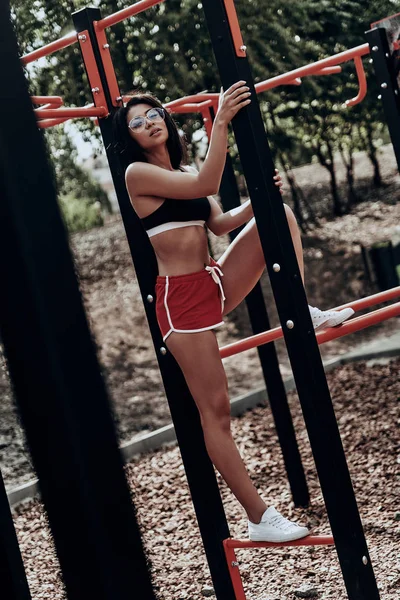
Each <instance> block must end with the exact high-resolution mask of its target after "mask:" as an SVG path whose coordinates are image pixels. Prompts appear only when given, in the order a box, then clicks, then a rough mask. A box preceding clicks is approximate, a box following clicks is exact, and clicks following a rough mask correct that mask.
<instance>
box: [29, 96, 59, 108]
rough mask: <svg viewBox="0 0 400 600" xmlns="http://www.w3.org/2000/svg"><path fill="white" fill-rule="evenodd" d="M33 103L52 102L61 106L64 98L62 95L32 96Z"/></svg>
mask: <svg viewBox="0 0 400 600" xmlns="http://www.w3.org/2000/svg"><path fill="white" fill-rule="evenodd" d="M31 100H32V104H52V105H55V106H61V105H62V104H64V100H63V99H62V98H61V96H31Z"/></svg>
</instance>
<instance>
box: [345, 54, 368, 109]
mask: <svg viewBox="0 0 400 600" xmlns="http://www.w3.org/2000/svg"><path fill="white" fill-rule="evenodd" d="M354 64H355V65H356V71H357V77H358V84H359V90H358V94H357V96H355V97H354V98H352V99H351V100H346V106H355V105H356V104H359V102H362V101H363V100H364V98H365V96H366V95H367V78H366V76H365V71H364V65H363V61H362V58H361V56H355V57H354Z"/></svg>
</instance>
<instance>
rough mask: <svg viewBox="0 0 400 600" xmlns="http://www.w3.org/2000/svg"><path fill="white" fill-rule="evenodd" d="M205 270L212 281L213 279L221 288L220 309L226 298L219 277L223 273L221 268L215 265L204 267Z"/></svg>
mask: <svg viewBox="0 0 400 600" xmlns="http://www.w3.org/2000/svg"><path fill="white" fill-rule="evenodd" d="M206 271H207V272H208V273H209V274H210V275H211V277H212V278H213V281H215V283H216V284H217V285H219V289H220V290H221V304H222V309H223V308H224V301H225V300H226V298H225V294H224V288H223V287H222V282H221V277H223V276H224V274H223V272H222V271H221V269H220V268H219V267H217V266H214V267H206Z"/></svg>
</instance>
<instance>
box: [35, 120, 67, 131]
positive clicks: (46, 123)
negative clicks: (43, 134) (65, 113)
mask: <svg viewBox="0 0 400 600" xmlns="http://www.w3.org/2000/svg"><path fill="white" fill-rule="evenodd" d="M66 121H69V117H65V118H64V119H43V120H41V121H38V123H37V124H38V127H39V129H48V128H49V127H54V125H60V123H65V122H66Z"/></svg>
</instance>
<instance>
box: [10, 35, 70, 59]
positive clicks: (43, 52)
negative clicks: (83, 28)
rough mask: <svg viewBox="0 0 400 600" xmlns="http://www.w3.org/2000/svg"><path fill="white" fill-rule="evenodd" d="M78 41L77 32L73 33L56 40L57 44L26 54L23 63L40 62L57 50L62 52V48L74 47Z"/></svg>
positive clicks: (51, 43)
mask: <svg viewBox="0 0 400 600" xmlns="http://www.w3.org/2000/svg"><path fill="white" fill-rule="evenodd" d="M77 41H78V36H77V34H76V31H71V33H68V34H67V35H64V37H62V38H60V39H59V40H56V41H55V42H50V44H46V45H45V46H42V48H38V50H33V51H32V52H29V53H28V54H25V55H24V56H23V57H22V58H21V62H22V63H23V64H24V65H27V64H28V63H31V62H33V61H35V60H38V59H39V58H43V57H44V56H48V55H49V54H52V53H53V52H56V51H57V50H62V48H68V46H72V44H75V42H77Z"/></svg>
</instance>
